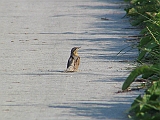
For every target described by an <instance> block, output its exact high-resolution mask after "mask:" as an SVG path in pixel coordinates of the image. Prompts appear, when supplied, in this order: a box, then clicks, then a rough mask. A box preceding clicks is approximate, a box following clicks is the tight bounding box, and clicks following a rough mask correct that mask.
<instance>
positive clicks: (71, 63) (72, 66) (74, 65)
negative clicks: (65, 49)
mask: <svg viewBox="0 0 160 120" xmlns="http://www.w3.org/2000/svg"><path fill="white" fill-rule="evenodd" d="M79 48H80V47H74V48H72V49H71V54H70V57H69V59H68V63H67V69H66V72H76V71H77V70H78V67H79V64H80V57H79V56H78V50H79Z"/></svg>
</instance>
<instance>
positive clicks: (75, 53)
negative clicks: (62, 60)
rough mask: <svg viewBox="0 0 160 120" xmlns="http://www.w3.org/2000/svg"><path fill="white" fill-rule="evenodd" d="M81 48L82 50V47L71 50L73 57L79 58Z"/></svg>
mask: <svg viewBox="0 0 160 120" xmlns="http://www.w3.org/2000/svg"><path fill="white" fill-rule="evenodd" d="M79 48H81V47H74V48H72V49H71V55H75V56H78V53H77V52H78V50H79Z"/></svg>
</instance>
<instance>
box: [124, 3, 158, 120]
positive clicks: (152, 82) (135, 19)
mask: <svg viewBox="0 0 160 120" xmlns="http://www.w3.org/2000/svg"><path fill="white" fill-rule="evenodd" d="M125 1H127V2H129V6H128V7H127V8H126V9H125V10H126V13H127V15H128V16H130V20H131V24H132V25H133V26H137V27H140V28H141V32H140V34H141V38H140V40H139V42H138V45H137V49H138V50H139V55H138V57H137V62H138V63H139V64H138V66H137V67H136V68H135V69H134V70H133V71H131V73H130V75H129V76H128V78H127V79H126V81H125V82H124V84H123V86H122V89H123V90H126V89H127V88H128V87H129V86H130V85H131V84H132V82H134V81H135V79H136V78H137V77H138V78H141V79H144V80H146V81H148V84H147V89H146V90H145V92H144V94H143V95H139V96H138V97H137V98H136V99H135V100H134V102H133V103H132V105H131V109H130V112H129V117H130V118H132V119H136V120H159V119H160V0H125Z"/></svg>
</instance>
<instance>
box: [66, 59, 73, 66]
mask: <svg viewBox="0 0 160 120" xmlns="http://www.w3.org/2000/svg"><path fill="white" fill-rule="evenodd" d="M72 63H73V58H72V56H70V58H69V59H68V63H67V68H68V67H69V66H71V64H72Z"/></svg>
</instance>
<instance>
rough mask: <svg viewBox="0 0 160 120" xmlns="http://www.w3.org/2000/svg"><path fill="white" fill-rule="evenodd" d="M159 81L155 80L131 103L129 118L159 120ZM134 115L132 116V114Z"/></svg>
mask: <svg viewBox="0 0 160 120" xmlns="http://www.w3.org/2000/svg"><path fill="white" fill-rule="evenodd" d="M159 86H160V81H156V82H154V83H153V84H152V86H151V87H150V88H149V89H148V90H146V92H145V94H144V95H143V96H141V95H139V96H138V97H137V98H136V99H135V100H134V102H133V103H132V105H131V109H130V113H131V114H132V115H131V116H130V118H133V119H136V120H159V118H160V87H159ZM133 115H134V116H133Z"/></svg>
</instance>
